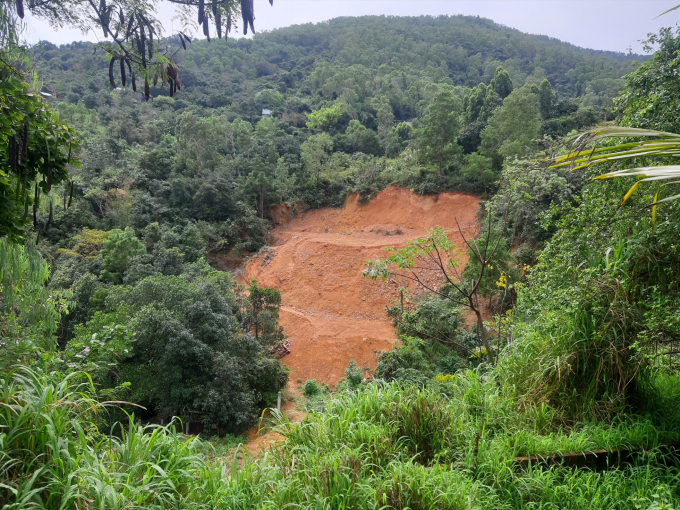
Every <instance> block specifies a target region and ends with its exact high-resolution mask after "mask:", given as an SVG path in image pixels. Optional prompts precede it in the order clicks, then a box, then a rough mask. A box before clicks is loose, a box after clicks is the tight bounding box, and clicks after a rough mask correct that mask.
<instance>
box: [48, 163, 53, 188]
mask: <svg viewBox="0 0 680 510" xmlns="http://www.w3.org/2000/svg"><path fill="white" fill-rule="evenodd" d="M51 190H52V162H51V161H50V162H48V163H47V192H48V193H49V192H50V191H51Z"/></svg>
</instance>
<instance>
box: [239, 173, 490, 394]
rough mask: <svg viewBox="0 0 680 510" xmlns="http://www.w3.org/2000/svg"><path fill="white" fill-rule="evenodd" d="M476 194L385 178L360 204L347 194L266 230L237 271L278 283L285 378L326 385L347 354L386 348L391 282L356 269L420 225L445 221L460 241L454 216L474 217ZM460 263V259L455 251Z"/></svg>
mask: <svg viewBox="0 0 680 510" xmlns="http://www.w3.org/2000/svg"><path fill="white" fill-rule="evenodd" d="M478 208H479V198H477V197H475V196H472V195H465V194H462V193H450V192H446V193H440V194H438V195H426V196H422V195H415V194H413V193H411V191H410V190H408V189H404V188H398V187H396V186H392V187H390V188H387V189H386V190H384V191H382V192H381V193H379V194H378V195H377V196H376V197H375V198H373V199H372V200H371V201H370V202H368V203H367V204H360V203H359V202H358V198H357V197H356V196H350V197H349V198H348V199H347V201H346V202H345V205H344V207H343V208H342V209H321V210H315V211H310V212H307V213H303V214H301V215H298V216H297V217H295V218H293V219H291V220H289V221H286V220H285V219H282V218H285V211H283V210H281V209H279V210H278V213H279V214H278V216H281V217H282V218H279V221H281V223H282V224H281V225H279V226H278V227H276V228H275V229H274V231H273V232H272V239H273V242H272V245H273V246H272V248H271V249H270V250H269V252H268V253H265V254H263V255H261V256H260V257H258V258H253V259H251V260H250V261H249V263H248V264H247V266H246V268H245V278H246V279H247V280H250V279H251V278H255V279H256V280H257V282H258V284H259V285H262V286H266V287H274V288H276V289H278V290H279V291H281V297H282V301H283V306H282V308H281V317H280V323H281V324H282V325H283V326H284V332H285V333H286V334H287V335H288V339H289V341H290V343H291V354H290V355H288V356H286V357H285V358H283V362H284V363H285V364H286V365H288V366H289V367H290V368H291V370H292V374H291V381H295V380H296V379H297V378H301V379H302V380H303V381H305V380H307V379H316V380H317V381H318V382H319V383H322V382H326V383H328V384H329V385H331V386H334V385H335V384H337V382H338V381H339V380H340V378H342V377H344V371H345V368H346V367H347V364H348V363H349V361H350V360H351V359H354V360H355V361H356V362H357V364H358V365H359V366H360V367H363V366H367V367H368V368H369V369H370V370H373V369H374V368H375V364H376V354H377V353H379V352H382V351H386V350H389V349H392V347H393V345H394V342H395V341H396V334H395V331H394V327H393V326H392V323H391V321H390V320H389V319H388V318H387V316H386V314H385V308H387V307H388V306H390V304H391V302H393V301H394V300H396V299H397V298H398V294H397V291H396V285H395V284H390V283H382V282H378V281H372V280H370V279H368V278H366V277H363V276H362V271H363V269H364V261H366V260H372V259H374V258H376V257H381V258H382V257H385V255H386V252H385V250H384V249H385V248H386V247H389V246H393V247H396V246H401V245H403V244H404V243H405V242H407V241H409V240H411V239H415V238H417V237H420V236H422V235H423V234H424V233H425V232H426V231H427V230H428V229H430V228H432V227H435V226H442V227H446V228H449V229H451V231H452V232H451V233H450V236H449V238H450V239H451V240H452V241H453V242H454V243H455V244H457V245H458V246H461V245H463V241H462V239H461V235H460V233H458V229H457V226H456V221H455V220H456V218H457V219H458V222H459V224H460V226H461V228H463V230H466V229H467V228H468V227H469V226H472V225H474V224H475V223H476V214H477V211H478ZM460 262H461V264H464V263H465V262H466V260H465V258H464V256H461V260H460Z"/></svg>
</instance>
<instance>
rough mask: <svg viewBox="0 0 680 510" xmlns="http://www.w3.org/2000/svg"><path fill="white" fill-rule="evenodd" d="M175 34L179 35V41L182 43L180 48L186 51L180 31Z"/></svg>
mask: <svg viewBox="0 0 680 510" xmlns="http://www.w3.org/2000/svg"><path fill="white" fill-rule="evenodd" d="M177 35H179V42H181V43H182V48H184V51H186V50H187V45H186V43H185V42H184V38H183V37H182V32H180V33H179V34H177Z"/></svg>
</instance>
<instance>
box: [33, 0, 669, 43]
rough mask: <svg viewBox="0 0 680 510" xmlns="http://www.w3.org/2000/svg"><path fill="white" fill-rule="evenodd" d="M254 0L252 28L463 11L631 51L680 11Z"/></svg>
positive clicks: (635, 5)
mask: <svg viewBox="0 0 680 510" xmlns="http://www.w3.org/2000/svg"><path fill="white" fill-rule="evenodd" d="M254 1H255V16H256V20H255V28H256V29H257V31H258V32H259V31H263V30H272V29H275V28H280V27H285V26H289V25H295V24H300V23H310V22H313V23H316V22H320V21H325V20H328V19H331V18H335V17H338V16H362V15H367V14H386V15H394V16H419V15H421V14H429V15H439V14H467V15H476V16H477V15H478V16H482V17H485V18H490V19H492V20H494V21H496V22H497V23H501V24H503V25H506V26H509V27H513V28H517V29H519V30H521V31H522V32H528V33H532V34H543V35H548V36H551V37H556V38H558V39H561V40H563V41H568V42H570V43H572V44H576V45H578V46H583V47H586V48H595V49H600V50H612V51H623V52H627V51H628V49H629V48H632V50H633V52H635V53H642V47H641V45H640V43H639V41H640V40H642V39H644V38H645V36H646V35H647V34H648V33H649V32H656V31H658V29H659V28H661V27H664V26H671V25H675V24H676V23H677V22H678V21H680V10H678V11H675V12H672V13H670V14H667V15H665V16H662V17H661V18H659V19H654V18H655V17H656V16H657V15H659V14H661V13H662V12H664V11H666V10H668V9H670V8H671V7H674V6H675V5H677V4H679V3H680V0H275V1H274V6H273V7H271V6H270V5H269V2H268V0H254ZM173 15H174V8H173V7H172V5H170V4H168V3H162V4H161V7H160V10H159V19H160V20H161V21H162V22H163V25H164V27H165V29H166V31H169V30H171V29H172V27H173V24H174V25H175V27H176V26H177V22H176V21H175V22H173V21H172V18H173ZM99 35H100V34H99V33H98V32H97V33H96V34H93V33H89V34H86V35H84V34H82V33H80V32H79V31H78V30H69V29H66V28H65V29H62V30H59V31H54V30H52V29H51V28H50V27H49V25H47V24H45V23H42V22H40V21H36V20H31V19H29V20H28V29H27V32H26V36H27V39H28V40H29V42H31V43H35V42H37V41H38V40H41V39H46V40H48V41H51V42H53V43H56V44H63V43H68V42H72V41H79V40H89V41H95V40H97V39H96V38H97V37H98V36H99Z"/></svg>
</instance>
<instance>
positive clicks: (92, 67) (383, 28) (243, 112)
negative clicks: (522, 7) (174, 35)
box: [36, 16, 641, 127]
mask: <svg viewBox="0 0 680 510" xmlns="http://www.w3.org/2000/svg"><path fill="white" fill-rule="evenodd" d="M168 42H169V44H172V45H176V49H177V53H176V57H175V58H176V61H177V63H178V64H179V66H180V77H181V82H182V91H181V93H180V94H179V95H178V96H176V98H175V99H176V104H175V108H176V109H180V108H182V107H186V106H189V105H191V104H194V105H198V106H201V107H204V108H209V109H212V108H221V107H226V108H227V109H228V110H231V111H233V112H234V113H235V114H236V115H238V116H239V117H241V118H244V119H247V120H253V121H254V120H256V119H257V118H258V117H259V115H260V112H261V109H262V108H269V109H272V110H273V111H274V113H275V115H278V114H283V113H284V112H286V111H287V115H288V120H293V121H298V122H299V123H300V125H301V126H302V125H304V122H303V121H304V119H303V117H300V115H301V114H303V113H304V112H306V111H310V110H312V109H315V108H316V107H318V106H319V105H320V104H321V103H323V102H324V101H328V100H337V99H339V100H340V101H342V102H343V103H344V105H345V110H346V111H347V112H348V113H349V114H350V116H352V117H354V118H359V119H360V120H362V122H363V123H364V124H365V125H368V126H369V127H370V124H371V113H370V111H368V110H370V108H367V105H366V103H371V99H372V98H375V97H377V96H385V97H388V98H389V100H390V104H391V106H392V108H393V111H394V115H395V118H396V119H397V120H410V119H412V118H414V117H417V116H419V115H420V114H421V113H422V112H421V111H420V110H421V109H422V105H421V104H419V101H421V100H422V98H423V96H425V95H427V92H426V91H424V89H425V88H426V87H427V86H428V84H433V83H437V84H438V83H450V84H452V85H456V86H465V87H474V86H476V85H478V84H479V83H480V82H484V83H486V84H488V83H489V82H490V81H491V80H492V78H493V76H494V72H495V70H496V68H497V67H498V66H499V65H502V66H503V67H504V68H505V69H506V70H507V71H508V73H509V74H510V77H511V78H512V81H513V83H514V85H515V87H520V86H522V85H524V84H525V83H535V84H539V83H540V82H541V81H542V80H543V79H544V78H547V79H548V80H549V81H550V83H551V84H552V86H553V87H554V89H555V91H556V93H557V95H558V97H562V98H565V97H578V96H581V97H582V98H583V104H584V105H591V106H595V107H598V106H599V107H605V108H607V107H609V106H610V105H611V98H612V97H615V96H616V95H617V94H618V91H619V90H620V89H621V87H622V86H623V80H622V77H623V76H624V75H625V74H627V73H629V72H630V71H631V70H632V69H633V66H632V61H633V59H634V58H637V59H638V60H640V59H641V57H639V56H635V55H625V54H623V53H614V52H603V51H595V50H587V49H582V48H578V47H575V46H573V45H571V44H567V43H563V42H561V41H558V40H557V39H552V38H549V37H546V36H539V35H528V34H524V33H522V32H520V31H518V30H515V29H511V28H508V27H504V26H502V25H499V24H497V23H494V22H493V21H491V20H488V19H484V18H479V17H469V16H450V17H449V16H440V17H437V18H433V17H429V16H421V17H385V16H367V17H360V18H338V19H334V20H331V21H329V22H326V23H319V24H307V25H298V26H293V27H288V28H283V29H279V30H275V31H272V32H266V33H261V34H257V35H256V36H255V37H254V38H253V39H252V40H250V39H239V40H229V42H227V43H225V42H224V40H213V42H211V43H208V42H207V41H205V40H195V41H194V42H193V43H192V44H191V46H190V47H189V48H188V50H187V51H186V52H184V51H182V50H181V49H180V47H179V40H178V39H176V40H175V39H173V40H169V41H168ZM93 50H94V45H93V44H90V43H73V44H69V45H64V46H61V47H59V48H58V47H56V46H54V45H52V44H49V43H43V47H42V48H41V49H39V50H37V51H36V55H37V56H39V58H38V59H37V63H38V68H39V71H40V75H41V77H42V79H43V80H44V83H45V90H46V91H49V92H53V93H54V92H56V93H57V96H58V97H59V99H64V100H66V101H67V102H73V103H75V102H77V101H79V100H81V99H82V100H83V101H84V103H85V105H86V106H88V107H89V108H93V107H95V106H97V105H101V104H102V102H106V98H105V97H103V96H102V95H105V96H108V94H109V92H110V89H111V87H110V84H109V81H108V76H107V72H106V71H107V66H108V64H107V62H106V61H105V60H104V58H103V56H102V54H101V52H96V53H94V52H93ZM118 81H119V79H118ZM151 93H152V95H159V94H163V95H165V94H167V89H166V90H165V91H163V90H161V89H160V88H156V87H152V90H151ZM98 95H99V97H98ZM362 112H363V115H362ZM362 117H364V118H363V119H362Z"/></svg>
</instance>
